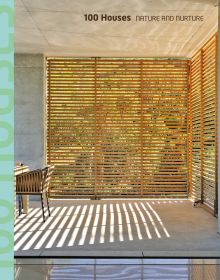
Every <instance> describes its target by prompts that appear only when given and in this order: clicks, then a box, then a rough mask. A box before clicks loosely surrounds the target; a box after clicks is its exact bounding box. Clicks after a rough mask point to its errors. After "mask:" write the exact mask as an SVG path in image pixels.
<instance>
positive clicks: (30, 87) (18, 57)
mask: <svg viewBox="0 0 220 280" xmlns="http://www.w3.org/2000/svg"><path fill="white" fill-rule="evenodd" d="M14 102H15V106H14V108H15V161H21V162H22V163H24V164H25V165H28V166H29V167H30V169H35V168H40V167H43V165H44V56H43V55H41V54H15V101H14Z"/></svg>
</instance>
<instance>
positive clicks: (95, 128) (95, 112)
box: [93, 58, 100, 198]
mask: <svg viewBox="0 0 220 280" xmlns="http://www.w3.org/2000/svg"><path fill="white" fill-rule="evenodd" d="M96 72H97V60H96V58H95V59H94V94H95V104H94V118H95V124H94V125H95V127H94V131H95V135H94V144H95V155H94V169H95V170H94V172H95V174H94V175H95V176H94V189H93V195H95V198H96V194H97V192H96V188H97V181H98V180H97V156H99V155H100V154H99V153H97V142H98V139H97V137H98V135H97V134H98V133H99V132H98V129H97V80H96V79H97V73H96Z"/></svg>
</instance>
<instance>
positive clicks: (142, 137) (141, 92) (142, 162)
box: [140, 60, 144, 197]
mask: <svg viewBox="0 0 220 280" xmlns="http://www.w3.org/2000/svg"><path fill="white" fill-rule="evenodd" d="M140 63H141V84H140V85H141V91H140V95H141V131H140V133H141V135H140V136H141V139H140V140H141V197H143V194H144V170H143V169H144V158H143V156H144V155H143V152H144V151H143V150H144V135H143V134H144V111H143V110H144V108H143V106H144V98H143V60H141V61H140Z"/></svg>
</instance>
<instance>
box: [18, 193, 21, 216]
mask: <svg viewBox="0 0 220 280" xmlns="http://www.w3.org/2000/svg"><path fill="white" fill-rule="evenodd" d="M21 212H22V206H21V195H20V194H19V195H18V216H20V215H21Z"/></svg>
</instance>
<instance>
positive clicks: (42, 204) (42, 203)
mask: <svg viewBox="0 0 220 280" xmlns="http://www.w3.org/2000/svg"><path fill="white" fill-rule="evenodd" d="M41 207H42V215H43V221H44V222H45V213H44V200H43V194H41Z"/></svg>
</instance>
